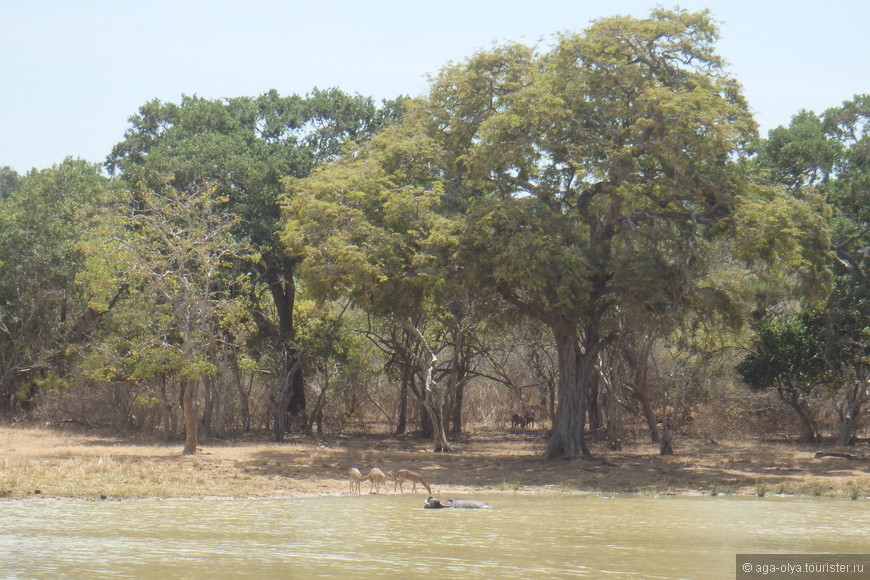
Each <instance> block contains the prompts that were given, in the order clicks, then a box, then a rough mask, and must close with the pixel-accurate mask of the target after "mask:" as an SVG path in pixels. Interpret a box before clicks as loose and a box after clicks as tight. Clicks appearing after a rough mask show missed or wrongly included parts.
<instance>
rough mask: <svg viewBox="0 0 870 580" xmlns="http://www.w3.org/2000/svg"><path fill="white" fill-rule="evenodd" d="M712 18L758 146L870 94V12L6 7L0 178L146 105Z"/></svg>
mask: <svg viewBox="0 0 870 580" xmlns="http://www.w3.org/2000/svg"><path fill="white" fill-rule="evenodd" d="M656 4H662V5H663V6H665V7H673V6H674V5H679V6H681V7H683V8H687V9H690V10H698V9H702V8H709V9H710V10H711V11H712V13H713V15H714V17H715V18H716V20H717V21H719V23H720V34H721V40H720V42H719V45H718V47H719V53H720V54H721V55H722V56H723V57H724V58H725V59H726V60H728V61H729V62H730V71H731V73H732V75H733V76H735V77H736V78H737V79H738V80H739V81H740V82H741V83H742V84H743V86H744V89H745V93H746V95H747V97H748V99H749V102H750V105H751V106H752V108H753V110H754V112H755V113H756V119H757V120H758V122H759V123H760V124H761V128H762V131H763V133H765V134H766V132H767V131H768V130H769V129H771V128H773V127H775V126H777V125H781V124H786V123H788V121H789V119H790V118H791V116H792V115H793V114H795V113H796V112H797V111H798V110H800V109H802V108H805V109H811V110H815V111H817V112H821V111H823V110H824V109H826V108H828V107H832V106H836V105H838V104H840V103H841V102H842V101H844V100H846V99H850V98H851V97H853V96H854V95H855V94H858V93H868V92H870V40H868V33H870V24H868V23H870V2H867V1H866V0H826V1H825V2H819V1H818V0H814V1H810V0H755V1H747V0H682V1H680V2H677V3H670V2H659V1H657V0H611V1H610V2H607V1H601V0H597V1H590V0H573V1H569V0H533V1H526V2H522V1H519V0H493V1H490V0H481V1H475V0H432V1H430V2H425V3H424V2H416V1H414V0H404V1H403V0H395V1H390V0H370V1H365V0H357V1H349V0H316V1H310V2H299V1H295V0H285V1H279V0H244V1H240V2H236V1H229V0H225V1H223V0H213V1H204V0H143V1H140V2H135V3H134V2H128V1H125V0H111V1H106V0H76V1H70V0H29V1H27V2H24V1H17V0H0V55H2V61H0V62H2V69H3V73H2V76H3V79H4V83H3V86H2V89H0V166H4V165H9V166H11V167H12V168H13V169H15V170H17V171H19V172H22V173H23V172H26V171H28V170H29V169H31V168H33V167H35V168H40V169H41V168H45V167H50V166H52V165H53V164H55V163H58V162H60V161H62V160H63V159H64V158H65V157H67V156H73V157H80V158H83V159H87V160H89V161H93V162H101V161H103V160H104V159H105V157H106V155H107V154H108V153H109V152H110V151H111V148H112V146H113V145H114V144H115V143H117V142H118V141H120V140H121V139H122V138H123V134H124V130H125V129H126V128H127V118H128V117H129V116H130V115H133V114H134V113H136V111H137V110H138V108H139V107H140V106H141V105H143V104H144V103H145V102H146V101H148V100H151V99H153V98H159V99H161V100H163V101H178V100H179V99H180V97H181V95H182V94H191V95H192V94H197V95H200V96H203V97H207V98H220V97H236V96H256V95H259V94H261V93H263V92H266V91H268V90H269V89H272V88H274V89H277V90H278V91H279V92H280V93H282V94H291V93H300V94H305V93H307V92H308V91H310V90H311V89H312V88H313V87H315V86H317V87H320V88H328V87H333V86H335V87H339V88H341V89H342V90H344V91H346V92H351V93H359V94H363V95H368V96H373V97H375V98H376V99H378V100H380V99H384V98H392V97H395V96H397V95H399V94H411V95H418V94H421V93H423V92H425V90H426V86H427V83H426V75H427V74H431V73H435V72H437V71H438V69H439V68H441V67H442V66H443V65H444V64H446V63H447V62H449V61H462V60H464V59H465V58H467V57H469V56H470V55H472V54H473V53H474V52H475V51H477V50H479V49H485V48H487V47H489V46H491V44H492V43H493V42H507V41H520V42H524V43H527V44H536V43H538V42H539V41H543V42H544V43H546V42H547V41H548V40H550V39H552V37H553V35H554V34H555V33H556V32H559V31H565V30H581V29H583V28H585V27H586V26H587V25H588V24H589V22H590V20H593V19H597V18H601V17H605V16H611V15H614V14H631V15H634V16H647V15H648V14H649V12H650V10H651V9H652V8H653V7H654V6H655V5H656Z"/></svg>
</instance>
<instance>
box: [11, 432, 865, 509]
mask: <svg viewBox="0 0 870 580" xmlns="http://www.w3.org/2000/svg"><path fill="white" fill-rule="evenodd" d="M181 447H182V446H181V444H180V443H175V444H171V445H168V444H164V443H160V442H154V441H137V440H132V439H122V438H114V437H103V436H97V435H91V434H83V433H69V432H63V431H55V430H45V429H32V428H22V427H0V497H3V498H10V499H12V498H83V499H97V498H100V497H105V498H108V499H121V498H144V497H258V496H291V497H302V496H310V495H337V494H343V493H348V482H347V479H346V476H345V473H346V472H347V470H348V468H350V467H359V468H360V469H361V470H363V472H364V473H365V472H366V471H367V470H368V468H370V467H375V466H377V467H380V468H381V469H384V470H397V469H411V470H414V471H417V472H419V473H421V474H422V475H423V477H424V478H426V479H427V481H429V483H430V484H431V485H432V487H433V492H434V493H437V494H450V493H464V492H470V491H485V492H487V493H490V492H514V491H522V492H547V493H571V492H640V493H703V494H710V493H739V494H750V495H756V494H762V493H763V494H770V495H772V494H781V493H782V494H794V495H824V496H835V497H852V498H854V497H861V498H865V497H867V496H868V495H870V459H867V458H866V457H867V456H868V455H870V446H868V444H866V443H864V444H862V445H859V446H858V447H857V448H853V449H849V450H848V451H849V453H851V454H853V455H858V456H861V457H863V458H860V459H845V458H837V457H825V458H816V457H815V452H816V451H818V450H819V449H820V447H819V446H802V445H797V444H793V443H776V442H758V441H752V442H733V441H726V442H720V443H719V444H712V443H705V442H702V441H698V440H677V441H676V443H675V451H676V455H674V456H670V457H660V456H659V455H658V454H657V448H656V447H655V446H653V445H648V444H636V445H631V444H629V445H626V446H625V447H624V448H623V450H622V451H621V452H619V453H617V452H612V451H609V450H606V449H605V448H604V447H598V446H596V445H594V444H593V446H592V451H593V453H595V454H596V457H595V459H593V460H589V461H586V460H572V461H559V460H556V461H551V460H547V459H545V458H543V457H542V455H541V454H542V451H543V448H544V442H543V439H542V437H541V434H540V433H505V432H503V431H500V430H480V431H477V432H476V433H474V434H471V435H468V436H466V437H464V438H463V439H462V440H461V441H458V442H456V445H455V448H456V450H455V453H452V454H449V455H448V454H435V453H432V452H431V451H430V450H429V445H428V443H427V442H426V441H421V440H419V439H414V438H404V437H402V438H397V437H391V436H388V435H351V436H347V437H337V438H329V439H321V440H318V439H315V438H303V437H291V438H290V439H288V441H287V442H285V443H282V444H277V443H270V442H263V441H260V442H247V441H244V442H235V443H206V444H204V445H203V446H202V449H201V451H200V452H199V453H198V454H196V455H194V456H182V455H181V454H180V451H181ZM362 489H363V493H365V492H367V491H368V484H367V483H363V488H362ZM390 489H391V490H392V485H390Z"/></svg>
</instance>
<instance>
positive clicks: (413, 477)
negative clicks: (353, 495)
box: [393, 469, 432, 495]
mask: <svg viewBox="0 0 870 580" xmlns="http://www.w3.org/2000/svg"><path fill="white" fill-rule="evenodd" d="M406 481H410V482H411V484H412V488H411V491H412V492H414V493H417V484H418V483H419V484H420V485H422V486H423V487H425V488H426V492H427V493H428V494H429V495H432V489H431V488H430V487H429V484H428V483H426V482H425V481H424V480H423V478H422V477H421V476H420V474H419V473H414V472H413V471H408V470H407V469H400V470H399V471H397V472H396V484H395V485H394V486H393V491H396V488H398V489H399V490H400V491H401V492H402V493H405V490H404V489H403V488H402V484H403V483H405V482H406Z"/></svg>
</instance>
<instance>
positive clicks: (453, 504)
mask: <svg viewBox="0 0 870 580" xmlns="http://www.w3.org/2000/svg"><path fill="white" fill-rule="evenodd" d="M423 507H424V508H426V509H440V508H461V509H472V510H481V509H482V510H491V509H492V506H491V505H489V504H488V503H486V502H483V501H476V500H473V499H448V500H447V501H445V502H442V501H441V500H440V499H435V498H434V497H430V498H429V499H427V500H426V503H425V504H423Z"/></svg>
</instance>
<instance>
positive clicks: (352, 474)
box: [347, 467, 371, 495]
mask: <svg viewBox="0 0 870 580" xmlns="http://www.w3.org/2000/svg"><path fill="white" fill-rule="evenodd" d="M370 476H371V474H369V475H366V476H365V477H363V474H362V473H360V470H359V469H357V468H356V467H351V468H350V469H349V470H348V472H347V477H348V479H350V493H351V494H354V493H356V495H359V493H360V490H359V487H360V483H362V482H363V481H365V480H367V479H369V477H370Z"/></svg>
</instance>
